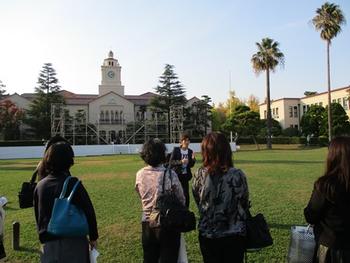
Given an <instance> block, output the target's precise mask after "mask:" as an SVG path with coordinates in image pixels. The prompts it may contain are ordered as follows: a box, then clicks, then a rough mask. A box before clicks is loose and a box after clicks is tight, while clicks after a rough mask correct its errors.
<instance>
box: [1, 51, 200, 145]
mask: <svg viewBox="0 0 350 263" xmlns="http://www.w3.org/2000/svg"><path fill="white" fill-rule="evenodd" d="M101 76H102V79H101V84H100V85H99V86H98V91H99V92H98V94H76V93H73V92H70V91H67V90H62V91H60V93H61V95H62V96H63V97H64V98H65V102H66V105H65V108H66V109H67V110H68V111H69V115H70V116H74V115H75V114H76V113H77V112H78V111H81V110H82V111H85V112H86V115H87V120H88V123H91V124H93V125H94V126H95V127H96V129H97V132H98V133H99V134H100V136H102V138H104V140H105V141H107V142H112V141H116V140H118V141H119V140H121V141H123V140H125V139H126V135H125V132H126V126H127V124H128V123H132V122H137V121H143V120H154V119H155V118H157V116H155V114H154V112H152V111H151V110H150V108H149V104H150V101H151V99H152V98H153V97H155V96H157V95H156V94H155V93H152V92H146V93H143V94H141V95H125V93H124V86H123V85H122V82H121V66H120V65H119V62H118V60H117V59H115V58H114V56H113V52H112V51H110V52H109V54H108V58H106V59H104V61H103V64H102V66H101ZM35 96H36V94H35V93H24V94H21V95H19V94H17V93H15V94H12V95H10V96H7V97H6V98H4V100H5V99H6V100H11V101H12V102H13V103H15V104H16V105H17V106H18V107H19V108H21V109H24V110H27V109H29V106H30V104H31V102H32V101H33V100H34V99H35ZM198 100H199V99H198V98H196V97H193V98H191V99H189V100H188V103H187V106H190V105H192V104H193V103H194V102H195V101H198Z"/></svg>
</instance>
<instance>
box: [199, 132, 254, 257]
mask: <svg viewBox="0 0 350 263" xmlns="http://www.w3.org/2000/svg"><path fill="white" fill-rule="evenodd" d="M202 156H203V166H202V167H200V168H199V169H198V171H197V172H196V173H195V176H194V182H193V189H192V190H193V196H194V199H195V201H196V203H197V206H198V209H199V215H200V219H199V225H198V228H199V244H200V249H201V252H202V256H203V262H204V263H217V262H220V263H226V262H227V263H228V262H231V263H232V262H235V263H240V262H243V257H244V251H245V237H246V222H245V221H246V218H247V214H246V209H247V208H248V203H249V201H248V185H247V180H246V176H245V175H244V173H243V172H242V171H241V170H239V169H236V168H234V167H233V163H232V152H231V147H230V144H229V142H228V140H227V138H226V137H225V136H224V135H223V134H222V133H216V132H212V133H210V134H208V135H207V136H205V137H204V139H203V141H202Z"/></svg>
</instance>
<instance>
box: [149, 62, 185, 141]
mask: <svg viewBox="0 0 350 263" xmlns="http://www.w3.org/2000/svg"><path fill="white" fill-rule="evenodd" d="M159 83H160V85H158V86H157V87H156V88H155V90H156V93H157V94H158V95H159V96H156V97H154V98H153V99H152V101H151V107H153V108H154V110H155V111H162V112H164V113H165V114H166V115H167V117H168V136H169V139H170V108H171V107H172V106H184V105H185V104H186V97H185V90H184V88H183V85H182V84H181V82H180V81H179V80H178V77H177V74H176V73H175V72H174V66H173V65H169V64H166V65H165V69H164V72H163V74H162V76H160V78H159Z"/></svg>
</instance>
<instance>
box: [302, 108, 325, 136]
mask: <svg viewBox="0 0 350 263" xmlns="http://www.w3.org/2000/svg"><path fill="white" fill-rule="evenodd" d="M324 112H325V108H323V107H322V106H320V105H312V106H311V107H310V108H309V109H308V111H307V112H305V114H304V115H303V117H301V121H300V126H301V131H302V134H303V135H305V136H308V135H313V136H315V137H318V136H320V135H321V130H322V126H323V123H324Z"/></svg>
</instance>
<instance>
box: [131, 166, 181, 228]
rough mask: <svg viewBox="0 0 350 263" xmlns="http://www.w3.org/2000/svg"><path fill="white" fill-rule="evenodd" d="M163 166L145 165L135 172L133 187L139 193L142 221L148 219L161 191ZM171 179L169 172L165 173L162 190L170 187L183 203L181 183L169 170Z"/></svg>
mask: <svg viewBox="0 0 350 263" xmlns="http://www.w3.org/2000/svg"><path fill="white" fill-rule="evenodd" d="M164 171H165V168H164V167H163V166H158V167H152V166H146V167H144V168H142V169H141V170H139V171H138V172H137V174H136V183H135V189H136V192H137V193H138V194H139V196H140V198H141V203H142V211H143V213H142V222H146V221H148V220H149V215H150V214H151V212H152V209H153V207H154V205H155V204H156V200H157V198H158V196H159V194H160V193H161V191H162V187H163V185H162V182H163V175H164ZM171 172H172V180H170V176H169V173H168V172H167V173H166V176H165V182H164V190H165V191H167V190H170V189H172V190H173V191H174V192H175V194H176V196H177V197H178V198H179V200H180V202H182V203H183V204H184V205H185V196H184V193H183V190H182V186H181V183H180V181H179V178H178V177H177V174H176V173H175V172H174V171H173V170H171Z"/></svg>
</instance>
